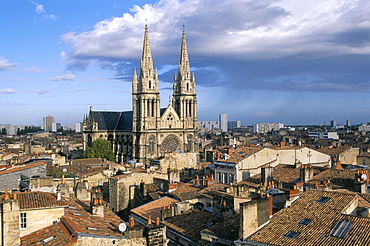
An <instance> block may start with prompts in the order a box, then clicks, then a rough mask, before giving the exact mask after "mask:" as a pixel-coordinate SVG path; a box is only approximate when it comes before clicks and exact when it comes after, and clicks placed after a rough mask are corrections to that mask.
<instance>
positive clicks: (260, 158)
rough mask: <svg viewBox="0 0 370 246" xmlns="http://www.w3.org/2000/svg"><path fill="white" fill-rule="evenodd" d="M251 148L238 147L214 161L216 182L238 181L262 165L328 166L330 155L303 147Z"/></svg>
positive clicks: (245, 178) (253, 173) (253, 172)
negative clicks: (227, 157)
mask: <svg viewBox="0 0 370 246" xmlns="http://www.w3.org/2000/svg"><path fill="white" fill-rule="evenodd" d="M250 150H252V148H248V147H247V148H246V149H239V150H237V151H236V153H233V154H230V155H233V158H230V159H226V160H219V161H216V162H215V163H214V164H215V178H216V180H217V182H219V183H224V184H231V183H232V181H233V180H236V181H237V182H240V181H242V180H247V179H248V178H249V177H251V176H253V175H255V174H259V173H260V172H261V168H262V167H264V166H271V167H275V166H276V165H279V164H286V165H312V166H321V167H324V166H330V165H331V157H330V155H328V154H325V153H321V152H319V151H316V150H313V149H310V148H307V147H303V148H278V149H270V148H263V149H260V150H258V151H255V152H253V151H252V153H251V154H249V153H248V151H250Z"/></svg>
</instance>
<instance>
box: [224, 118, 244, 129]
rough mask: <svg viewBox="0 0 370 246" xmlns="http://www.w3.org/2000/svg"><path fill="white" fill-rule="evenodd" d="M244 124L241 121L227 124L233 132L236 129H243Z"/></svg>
mask: <svg viewBox="0 0 370 246" xmlns="http://www.w3.org/2000/svg"><path fill="white" fill-rule="evenodd" d="M241 125H242V122H241V121H240V120H234V121H228V122H227V129H228V130H229V131H232V130H233V129H234V128H236V127H241Z"/></svg>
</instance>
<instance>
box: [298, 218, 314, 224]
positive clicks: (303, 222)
mask: <svg viewBox="0 0 370 246" xmlns="http://www.w3.org/2000/svg"><path fill="white" fill-rule="evenodd" d="M311 221H312V220H311V219H303V220H301V222H299V223H298V225H308V224H309V223H310V222H311Z"/></svg>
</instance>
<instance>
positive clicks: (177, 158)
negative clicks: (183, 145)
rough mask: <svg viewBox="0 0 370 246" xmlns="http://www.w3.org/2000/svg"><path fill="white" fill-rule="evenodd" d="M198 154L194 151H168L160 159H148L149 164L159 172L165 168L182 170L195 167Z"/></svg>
mask: <svg viewBox="0 0 370 246" xmlns="http://www.w3.org/2000/svg"><path fill="white" fill-rule="evenodd" d="M197 158H198V155H197V153H195V152H188V153H184V152H177V151H173V152H169V153H165V155H164V158H163V159H160V160H150V166H152V167H154V169H155V170H158V171H160V172H164V173H165V172H167V170H182V169H184V168H197Z"/></svg>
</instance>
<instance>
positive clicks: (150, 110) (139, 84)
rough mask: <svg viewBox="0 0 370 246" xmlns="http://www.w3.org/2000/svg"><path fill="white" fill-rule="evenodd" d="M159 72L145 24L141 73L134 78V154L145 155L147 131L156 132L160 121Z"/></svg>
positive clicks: (135, 74) (135, 156)
mask: <svg viewBox="0 0 370 246" xmlns="http://www.w3.org/2000/svg"><path fill="white" fill-rule="evenodd" d="M158 89H159V84H158V73H157V71H154V68H153V58H152V53H151V50H150V42H149V33H148V25H145V32H144V42H143V53H142V56H141V61H140V74H139V77H138V76H137V73H136V70H135V71H134V76H133V78H132V104H133V105H132V106H133V122H132V123H133V125H132V131H133V145H134V146H133V156H134V158H138V159H140V158H139V157H140V156H145V155H146V154H145V153H143V151H144V145H145V141H143V140H142V138H144V137H145V135H146V134H145V133H148V132H154V133H155V132H156V131H157V129H158V126H159V121H160V97H159V90H158Z"/></svg>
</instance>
